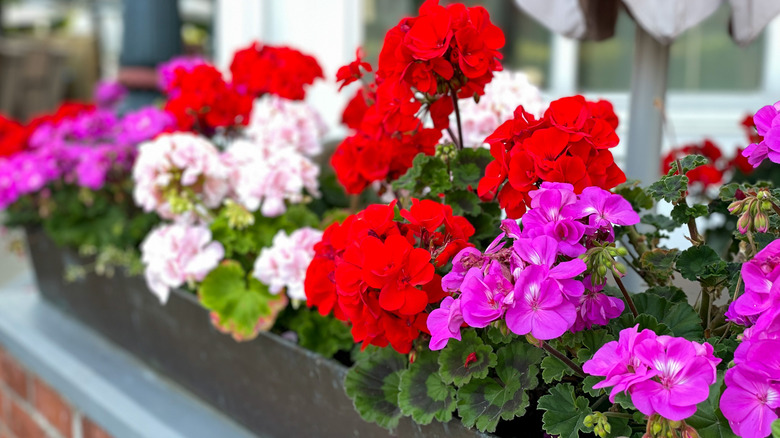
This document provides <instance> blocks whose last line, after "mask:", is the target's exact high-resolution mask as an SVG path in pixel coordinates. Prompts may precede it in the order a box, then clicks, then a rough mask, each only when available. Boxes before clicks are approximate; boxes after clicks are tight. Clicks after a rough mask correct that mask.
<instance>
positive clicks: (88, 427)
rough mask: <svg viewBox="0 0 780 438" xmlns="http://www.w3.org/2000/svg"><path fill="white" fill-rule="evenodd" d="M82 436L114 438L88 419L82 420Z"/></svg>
mask: <svg viewBox="0 0 780 438" xmlns="http://www.w3.org/2000/svg"><path fill="white" fill-rule="evenodd" d="M81 436H82V437H83V438H113V437H112V436H111V435H110V434H109V433H108V432H106V431H105V430H103V428H102V427H100V426H98V425H97V424H95V423H93V422H92V420H90V419H89V418H87V417H84V418H82V420H81Z"/></svg>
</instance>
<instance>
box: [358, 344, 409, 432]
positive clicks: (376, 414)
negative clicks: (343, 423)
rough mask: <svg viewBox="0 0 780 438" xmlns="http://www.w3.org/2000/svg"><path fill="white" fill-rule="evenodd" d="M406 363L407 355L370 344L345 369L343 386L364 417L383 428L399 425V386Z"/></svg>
mask: <svg viewBox="0 0 780 438" xmlns="http://www.w3.org/2000/svg"><path fill="white" fill-rule="evenodd" d="M406 362H407V360H406V357H405V356H403V355H400V354H398V353H396V352H395V351H394V350H393V349H392V348H375V347H369V348H368V349H366V351H365V352H363V353H362V354H360V355H359V358H358V360H357V362H355V365H354V366H353V367H352V368H350V370H349V371H347V375H346V377H345V379H344V389H345V390H346V392H347V396H349V398H351V399H352V402H353V403H354V405H355V409H356V410H357V411H358V413H359V414H360V416H361V417H362V418H363V419H364V420H366V421H368V422H372V423H376V424H378V425H379V426H381V427H384V428H385V429H392V428H394V427H396V426H397V425H398V420H399V419H400V418H401V408H400V407H399V406H398V395H399V394H398V393H399V385H400V383H401V373H402V372H404V371H405V369H406Z"/></svg>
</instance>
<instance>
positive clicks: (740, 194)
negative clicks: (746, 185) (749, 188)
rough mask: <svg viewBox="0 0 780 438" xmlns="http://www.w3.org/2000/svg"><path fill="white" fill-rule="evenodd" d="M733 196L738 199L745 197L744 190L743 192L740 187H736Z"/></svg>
mask: <svg viewBox="0 0 780 438" xmlns="http://www.w3.org/2000/svg"><path fill="white" fill-rule="evenodd" d="M734 198H736V199H737V200H740V201H741V200H743V199H745V192H743V191H742V189H737V191H736V192H734Z"/></svg>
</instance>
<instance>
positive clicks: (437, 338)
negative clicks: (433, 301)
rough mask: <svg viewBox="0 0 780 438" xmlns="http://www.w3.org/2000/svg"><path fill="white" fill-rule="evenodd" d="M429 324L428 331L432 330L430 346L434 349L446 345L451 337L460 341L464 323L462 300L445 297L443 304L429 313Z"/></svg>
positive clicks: (439, 348)
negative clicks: (461, 328)
mask: <svg viewBox="0 0 780 438" xmlns="http://www.w3.org/2000/svg"><path fill="white" fill-rule="evenodd" d="M427 325H428V331H429V332H431V342H430V343H429V344H428V348H430V349H431V350H433V351H436V350H441V349H442V348H444V347H446V346H447V341H449V340H450V339H457V340H458V341H460V339H461V336H460V327H461V325H463V314H462V313H461V308H460V300H456V299H454V298H452V297H445V298H444V300H442V302H441V306H440V307H439V308H438V309H436V310H434V311H433V312H431V314H430V315H428V322H427Z"/></svg>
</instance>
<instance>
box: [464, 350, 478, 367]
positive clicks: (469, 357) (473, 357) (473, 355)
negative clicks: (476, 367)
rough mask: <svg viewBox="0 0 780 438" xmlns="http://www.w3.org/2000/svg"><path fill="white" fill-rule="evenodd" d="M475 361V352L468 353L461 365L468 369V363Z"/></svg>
mask: <svg viewBox="0 0 780 438" xmlns="http://www.w3.org/2000/svg"><path fill="white" fill-rule="evenodd" d="M476 361H477V353H474V352H472V353H469V355H468V356H466V362H465V363H464V364H463V367H464V368H466V369H469V365H471V364H473V363H474V362H476Z"/></svg>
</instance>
